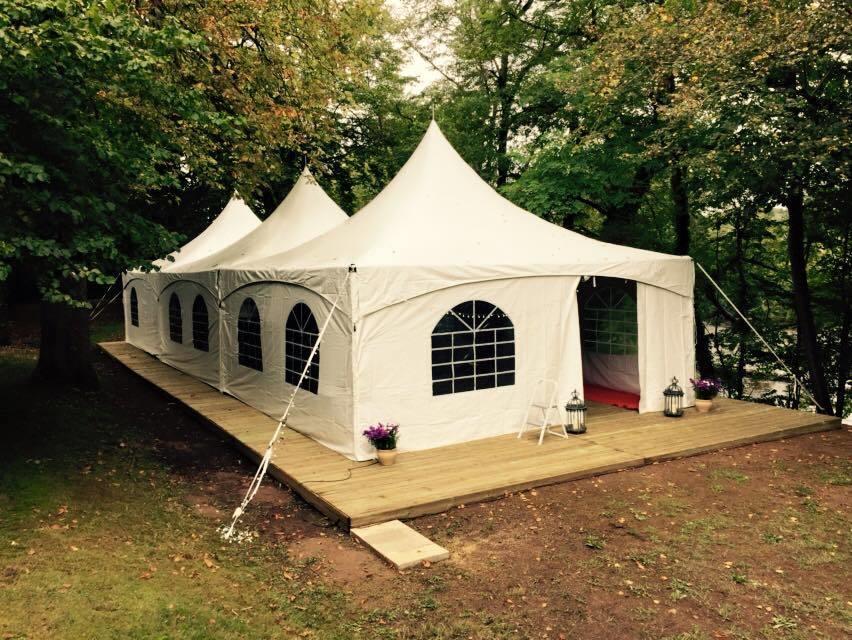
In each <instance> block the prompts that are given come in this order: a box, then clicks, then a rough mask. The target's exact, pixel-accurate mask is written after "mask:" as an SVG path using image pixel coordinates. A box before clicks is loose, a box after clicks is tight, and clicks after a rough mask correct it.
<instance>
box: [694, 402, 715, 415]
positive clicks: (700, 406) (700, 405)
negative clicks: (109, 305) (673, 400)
mask: <svg viewBox="0 0 852 640" xmlns="http://www.w3.org/2000/svg"><path fill="white" fill-rule="evenodd" d="M695 408H696V409H697V410H698V413H707V412H709V411H710V409H712V408H713V401H712V400H700V399H696V400H695Z"/></svg>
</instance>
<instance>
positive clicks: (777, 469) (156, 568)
mask: <svg viewBox="0 0 852 640" xmlns="http://www.w3.org/2000/svg"><path fill="white" fill-rule="evenodd" d="M117 331H118V327H116V326H111V325H105V326H102V327H100V328H99V329H98V330H97V335H98V337H99V338H101V339H104V338H111V337H113V336H114V334H115V333H116V332H117ZM35 357H36V352H35V351H34V350H33V349H32V348H30V347H18V348H8V349H5V350H2V351H0V416H2V420H0V425H2V427H0V429H2V437H3V446H2V448H0V465H1V466H0V639H2V640H8V639H12V638H198V639H201V638H261V637H263V638H266V637H276V638H299V637H312V638H417V639H421V638H422V639H425V638H435V639H441V638H460V639H461V638H474V639H485V638H581V639H589V638H607V639H612V638H668V639H674V638H680V639H682V640H686V639H690V638H692V639H704V638H707V639H712V638H740V639H746V638H755V639H795V638H841V637H848V635H847V634H848V633H850V631H852V628H850V623H852V617H850V610H852V602H850V601H851V600H852V593H850V584H852V580H850V578H851V577H852V575H850V573H852V572H850V556H849V543H850V538H852V534H850V518H849V499H850V490H849V486H850V483H852V463H850V453H852V439H850V434H849V433H848V431H845V430H844V431H836V432H831V433H827V434H815V435H813V436H804V437H800V438H795V439H793V440H789V441H785V442H778V443H767V444H761V445H755V446H751V447H746V448H741V449H736V450H731V451H726V452H718V453H714V454H709V455H705V456H700V457H695V458H689V459H685V460H680V461H674V462H670V463H665V464H660V465H654V466H651V467H646V468H644V469H638V470H633V471H628V472H622V473H619V474H613V475H608V476H603V477H601V478H592V479H587V480H582V481H578V482H573V483H566V484H562V485H557V486H553V487H547V488H543V489H539V490H537V491H530V492H525V493H523V494H515V495H511V496H508V497H507V498H505V499H502V500H498V501H495V502H490V503H483V504H478V505H466V506H465V507H463V508H458V509H454V510H453V511H451V512H449V513H446V514H441V515H436V516H430V517H425V518H419V519H417V520H415V521H413V522H412V523H411V524H412V526H414V527H415V528H417V529H418V530H420V531H421V532H423V533H424V534H426V535H428V536H429V537H431V538H432V539H433V540H435V541H436V542H438V543H440V544H443V545H445V546H447V547H448V548H449V549H450V550H451V552H452V558H451V560H450V561H447V562H445V563H440V564H436V565H434V566H432V567H420V568H417V569H413V570H410V571H406V572H397V571H394V570H392V569H390V568H389V567H387V566H386V565H384V564H382V563H381V562H380V561H379V560H377V559H376V558H375V557H373V556H372V555H371V554H370V553H369V552H368V551H367V550H365V549H364V548H362V547H361V546H359V545H358V544H357V543H355V542H354V541H352V540H351V539H350V538H349V537H348V536H346V535H345V534H344V533H343V532H341V531H339V530H337V529H335V528H334V527H331V526H330V525H329V523H328V522H326V521H325V520H324V518H322V516H320V515H319V514H318V513H316V512H315V511H313V510H312V509H311V508H310V507H308V506H306V505H305V504H304V503H302V502H301V501H300V500H299V499H298V498H296V497H295V496H294V495H293V494H291V493H290V492H289V491H288V490H287V489H286V488H283V487H280V486H277V485H275V484H274V483H272V484H268V485H266V486H265V487H264V488H263V489H262V491H261V493H260V494H259V495H258V499H257V502H256V503H255V504H253V505H252V507H251V508H250V511H249V513H248V515H247V517H246V519H245V523H244V529H245V530H246V531H250V532H252V533H253V535H254V537H252V539H251V540H250V541H248V542H245V543H243V544H239V545H237V544H224V543H223V542H222V541H221V540H220V538H219V536H218V534H217V532H216V529H217V527H219V526H220V525H221V524H223V523H224V522H225V520H226V519H227V517H228V515H229V513H230V511H231V509H233V507H234V506H235V504H236V502H237V501H238V500H239V498H240V497H241V495H242V491H243V490H244V488H245V486H246V484H247V483H248V481H249V479H250V476H251V474H252V473H253V471H254V469H253V467H252V465H250V464H247V463H245V462H241V460H240V458H239V457H238V455H237V454H236V453H235V452H234V451H232V450H231V449H229V448H228V446H227V445H226V444H225V443H224V442H222V441H221V440H220V439H219V437H218V436H217V435H215V434H212V433H210V432H207V431H205V430H204V429H203V428H202V427H201V426H199V424H198V423H196V422H194V421H193V419H192V418H191V417H189V416H188V415H186V414H185V413H184V412H183V411H181V410H180V409H179V408H178V407H177V406H176V405H174V404H172V403H170V402H169V400H168V399H167V398H166V397H164V396H162V395H160V394H159V393H157V392H156V391H154V390H153V389H151V388H150V387H148V386H147V385H146V384H145V383H144V382H142V381H140V380H138V379H136V378H135V377H134V376H133V375H132V374H129V373H128V372H126V371H124V370H123V369H122V368H121V367H120V366H118V365H116V364H114V363H112V362H109V361H108V360H107V359H106V358H105V357H103V356H99V357H98V359H97V367H98V372H99V375H100V378H101V381H102V388H101V390H100V391H98V392H96V393H80V392H76V391H69V390H62V389H57V388H50V387H43V386H41V387H40V386H32V385H30V384H29V383H28V375H29V373H30V371H31V370H32V368H33V366H34V364H35ZM590 428H591V429H593V428H594V425H590Z"/></svg>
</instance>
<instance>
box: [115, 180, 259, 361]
mask: <svg viewBox="0 0 852 640" xmlns="http://www.w3.org/2000/svg"><path fill="white" fill-rule="evenodd" d="M259 225H260V220H259V219H258V217H257V216H256V215H254V213H252V211H251V209H250V208H249V207H248V205H246V203H245V202H243V200H242V199H241V198H240V197H239V196H236V195H234V196H233V197H232V198H231V200H230V201H229V202H228V204H227V205H226V206H225V208H224V209H223V210H222V212H221V213H220V214H219V215H218V216H216V218H215V219H214V220H213V222H211V223H210V224H209V225H208V226H207V228H206V229H204V231H202V232H201V233H200V234H198V235H197V236H196V237H195V238H193V239H192V240H190V241H189V242H187V243H186V244H185V245H183V246H182V247H181V248H180V249H178V250H177V251H175V252H173V253H171V254H170V255H169V258H171V259H169V258H161V259H159V260H155V261H154V265H155V266H157V267H159V268H160V270H161V271H160V272H156V271H152V272H145V271H141V270H132V271H128V272H127V273H124V274H122V277H121V280H122V286H123V288H124V294H123V295H124V326H125V339H126V340H127V342H129V343H130V344H132V345H134V346H136V347H139V348H140V349H143V350H144V351H147V352H148V353H151V354H154V355H157V354H159V353H161V351H162V348H163V340H162V334H161V331H160V329H161V327H160V313H159V294H160V274H161V273H162V272H163V271H172V270H178V269H179V268H180V267H181V265H183V264H185V263H188V262H191V261H193V260H198V259H200V258H202V257H204V256H206V255H208V254H210V253H214V252H216V251H219V250H220V249H222V248H224V247H227V246H228V245H229V244H231V243H233V242H234V241H236V240H239V239H240V238H242V237H243V236H244V235H245V234H246V233H248V232H250V231H252V230H253V229H256V228H257V227H258V226H259ZM133 292H135V296H136V303H135V304H136V309H137V315H136V319H137V324H134V323H133V322H132V318H131V294H132V293H133Z"/></svg>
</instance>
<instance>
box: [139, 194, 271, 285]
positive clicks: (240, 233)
mask: <svg viewBox="0 0 852 640" xmlns="http://www.w3.org/2000/svg"><path fill="white" fill-rule="evenodd" d="M259 226H260V219H259V218H258V217H257V216H256V215H254V212H253V211H252V210H251V209H250V208H249V206H248V205H247V204H246V203H245V202H243V200H242V198H240V197H239V196H237V195H234V197H233V198H231V200H230V201H229V202H228V204H227V205H225V208H224V209H222V213H220V214H219V215H218V216H216V219H215V220H213V222H211V223H210V225H209V226H208V227H207V228H206V229H205V230H204V231H202V232H201V233H199V234H198V235H197V236H195V238H193V239H192V240H190V241H189V242H187V243H186V244H185V245H183V246H182V247H181V248H180V249H178V250H177V251H175V252H174V253H172V254H170V255H169V257H170V258H171V260H169V259H165V260H157V261H155V262H154V264H155V265H157V266H158V267H160V271H162V272H171V271H179V270H182V269H183V266H184V265H188V264H191V263H192V262H194V261H196V260H201V259H203V258H205V257H207V256H209V255H212V254H215V253H216V252H218V251H221V250H222V249H224V248H226V247H228V246H230V245H232V244H233V243H234V242H236V241H238V240H240V239H241V238H243V237H244V236H245V235H246V234H248V233H250V232H251V231H252V230H254V229H256V228H258V227H259Z"/></svg>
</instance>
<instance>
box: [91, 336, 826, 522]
mask: <svg viewBox="0 0 852 640" xmlns="http://www.w3.org/2000/svg"><path fill="white" fill-rule="evenodd" d="M101 347H102V348H103V349H104V351H106V352H107V353H108V354H109V355H110V356H112V357H113V358H115V359H116V360H118V361H119V362H121V363H122V364H124V365H125V366H127V367H128V368H129V369H131V370H132V371H134V372H135V373H137V374H138V375H140V376H141V377H143V378H144V379H146V380H148V381H149V382H151V383H152V384H154V385H156V386H157V387H159V388H160V389H162V390H163V391H165V392H166V393H168V394H169V395H171V396H172V397H174V398H175V399H177V400H179V401H180V402H182V403H183V404H184V405H186V406H187V407H188V408H189V409H191V410H192V411H193V412H194V413H196V414H197V415H198V416H199V417H201V418H202V419H203V420H204V421H205V422H207V423H208V424H210V425H213V426H214V427H216V428H217V429H219V430H221V431H223V432H224V433H226V434H228V435H229V436H231V437H232V438H233V441H234V443H235V444H236V445H237V446H238V447H239V448H240V449H241V450H242V451H243V452H244V453H245V454H246V455H247V456H248V457H249V458H251V459H252V460H254V461H258V460H259V459H260V457H261V455H262V454H263V451H264V449H265V447H266V444H267V442H268V441H269V437H270V436H271V435H272V431H273V429H274V428H275V421H274V420H272V419H271V418H269V417H268V416H266V415H264V414H262V413H260V412H259V411H257V410H256V409H253V408H251V407H249V406H248V405H246V404H244V403H242V402H240V401H239V400H237V399H235V398H232V397H230V396H227V395H223V394H221V393H219V392H218V391H217V390H215V389H213V388H212V387H210V386H208V385H207V384H205V383H203V382H200V381H198V380H196V379H194V378H192V377H190V376H188V375H186V374H183V373H181V372H179V371H177V370H176V369H173V368H172V367H170V366H168V365H166V364H163V363H162V362H160V361H159V360H157V359H155V358H153V357H151V356H149V355H148V354H146V353H144V352H143V351H141V350H139V349H137V348H136V347H133V346H131V345H129V344H127V343H124V342H109V343H102V344H101ZM587 424H588V429H589V431H588V433H587V434H585V435H582V436H577V437H573V438H571V439H570V440H567V441H566V440H564V439H560V438H552V437H551V438H545V441H544V444H543V445H542V446H540V447H539V446H537V444H536V436H535V435H534V434H532V433H529V437H525V438H524V439H522V440H520V441H519V440H518V439H517V438H516V437H515V436H514V435H506V436H498V437H495V438H488V439H485V440H477V441H474V442H466V443H464V444H459V445H452V446H447V447H440V448H437V449H430V450H428V451H412V452H407V453H400V455H399V457H398V459H397V463H396V465H395V466H393V467H380V466H378V465H375V464H373V463H371V462H353V461H351V460H348V459H347V458H345V457H343V456H341V455H340V454H338V453H335V452H333V451H331V450H329V449H327V448H325V447H324V446H322V445H320V444H318V443H316V442H314V441H313V440H311V439H310V438H307V437H305V436H303V435H300V434H298V433H296V432H295V431H292V430H286V431H285V432H284V435H283V437H282V438H281V441H280V443H279V445H278V446H277V447H276V450H275V455H274V457H273V459H272V464H271V465H270V473H271V475H273V476H274V477H275V478H277V479H278V480H280V481H282V482H284V483H286V484H288V485H289V486H290V487H292V488H293V489H294V490H295V491H297V492H298V493H299V494H300V495H301V496H302V497H303V498H304V499H305V500H307V501H308V502H309V503H311V504H312V505H314V506H315V507H316V508H317V509H319V510H320V511H322V512H323V513H324V514H325V515H327V516H328V517H330V518H331V519H333V520H336V521H340V522H341V523H342V524H344V525H345V526H349V527H356V526H364V525H367V524H372V523H377V522H384V521H386V520H392V519H395V518H411V517H414V516H419V515H424V514H428V513H438V512H441V511H445V510H447V509H449V508H450V507H452V506H454V505H458V504H464V503H470V502H475V501H479V500H486V499H489V498H496V497H500V496H502V495H504V494H505V493H507V492H512V491H519V490H523V489H529V488H532V487H537V486H542V485H546V484H553V483H556V482H562V481H565V480H571V479H575V478H581V477H586V476H592V475H598V474H602V473H607V472H610V471H616V470H619V469H628V468H631V467H638V466H642V465H646V464H650V463H652V462H656V461H660V460H667V459H672V458H679V457H683V456H689V455H694V454H698V453H703V452H707V451H714V450H717V449H724V448H728V447H734V446H739V445H744V444H749V443H753V442H764V441H768V440H777V439H780V438H786V437H788V436H794V435H799V434H804V433H812V432H815V431H826V430H829V429H836V428H839V427H840V420H839V419H837V418H832V417H829V416H822V415H817V414H813V413H805V412H801V411H790V410H787V409H778V408H775V407H769V406H767V405H762V404H756V403H750V402H740V401H736V400H727V399H720V400H718V401H717V407H716V408H715V409H714V411H713V412H711V413H709V414H704V415H701V414H698V413H697V412H695V411H694V410H692V409H688V410H687V411H686V415H685V416H684V417H683V418H680V419H677V420H675V419H671V418H665V417H664V416H663V415H662V414H659V413H655V414H644V415H641V416H640V415H639V414H637V413H634V412H629V411H623V410H621V409H616V408H614V407H608V406H604V405H590V407H589V413H588V418H587ZM237 498H238V496H234V499H235V500H237Z"/></svg>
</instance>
